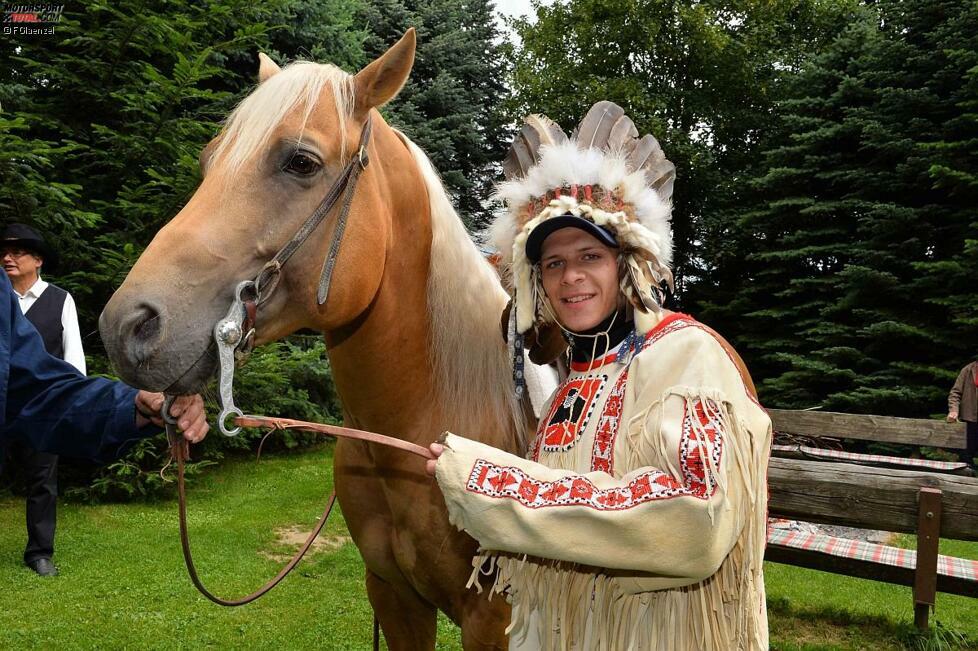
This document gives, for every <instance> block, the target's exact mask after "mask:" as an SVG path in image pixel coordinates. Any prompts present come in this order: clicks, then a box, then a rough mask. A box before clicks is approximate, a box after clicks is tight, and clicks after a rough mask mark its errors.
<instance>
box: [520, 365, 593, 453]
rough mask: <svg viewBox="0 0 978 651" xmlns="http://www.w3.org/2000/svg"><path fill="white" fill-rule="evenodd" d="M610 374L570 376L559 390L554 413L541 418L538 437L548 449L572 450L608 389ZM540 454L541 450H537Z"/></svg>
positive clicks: (552, 409)
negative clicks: (603, 393)
mask: <svg viewBox="0 0 978 651" xmlns="http://www.w3.org/2000/svg"><path fill="white" fill-rule="evenodd" d="M607 380H608V376H607V375H584V376H581V377H572V378H568V379H567V380H566V381H565V382H564V383H563V384H562V385H561V386H560V388H559V389H558V390H557V395H556V396H554V400H553V402H552V403H551V405H550V413H548V414H547V417H546V418H545V419H543V420H542V421H540V427H539V431H538V432H537V440H538V442H542V443H540V445H541V446H542V448H543V450H545V451H547V452H563V451H566V450H569V449H571V448H572V447H574V445H575V444H576V443H577V441H578V440H579V439H580V438H581V435H582V434H583V433H584V430H585V429H587V424H588V421H589V420H590V419H591V414H592V413H593V412H594V407H595V405H596V404H597V402H598V398H599V397H600V396H601V392H602V391H603V390H604V385H605V383H606V382H607ZM535 454H539V450H535Z"/></svg>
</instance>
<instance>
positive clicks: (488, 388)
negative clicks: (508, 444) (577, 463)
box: [395, 129, 527, 452]
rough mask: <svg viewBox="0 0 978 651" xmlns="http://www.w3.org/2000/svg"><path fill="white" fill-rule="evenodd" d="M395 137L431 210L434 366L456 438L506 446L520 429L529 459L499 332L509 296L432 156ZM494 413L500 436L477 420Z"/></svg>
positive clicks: (519, 436)
mask: <svg viewBox="0 0 978 651" xmlns="http://www.w3.org/2000/svg"><path fill="white" fill-rule="evenodd" d="M395 132H396V133H397V134H398V136H400V137H401V139H402V140H403V141H404V143H405V144H406V145H407V147H408V149H409V150H410V151H411V154H412V156H414V160H415V161H416V162H417V164H418V169H419V170H420V172H421V176H422V177H423V179H424V183H425V187H426V188H427V190H428V197H429V201H430V204H431V266H430V271H429V275H428V315H429V318H430V322H431V326H432V337H431V339H432V361H433V366H434V371H435V379H436V381H437V382H438V384H439V385H440V386H439V389H440V394H441V396H440V397H441V400H443V401H444V403H443V404H446V405H451V410H452V411H453V412H454V413H453V416H452V421H453V422H452V424H451V427H452V428H455V429H453V430H452V431H453V432H455V433H458V434H462V435H463V436H469V437H472V438H476V439H479V440H482V441H484V442H486V443H490V444H493V443H495V444H496V445H499V446H504V445H505V444H504V443H503V442H502V439H503V437H504V436H505V435H506V434H509V433H511V432H512V431H513V429H514V428H515V431H516V441H515V442H516V444H517V445H518V446H519V447H520V448H521V449H520V451H521V452H522V449H523V448H525V446H526V443H527V442H526V441H525V440H524V439H525V435H526V432H525V431H524V429H525V428H524V425H523V416H522V412H521V410H520V406H519V403H518V402H517V401H516V398H515V394H514V391H513V371H512V366H511V365H510V361H509V359H508V356H507V353H506V344H505V342H504V341H503V338H502V333H501V331H500V326H499V320H500V317H501V316H502V311H503V308H504V307H505V306H506V302H507V301H508V300H509V296H508V295H507V294H506V292H505V290H503V287H502V284H501V283H500V281H499V276H498V275H497V273H496V271H495V270H494V269H493V268H492V266H491V265H490V264H489V262H488V261H487V260H486V259H485V257H484V256H483V255H482V253H481V252H480V251H479V249H478V247H477V246H476V245H475V242H473V241H472V238H470V237H469V234H468V232H467V231H466V230H465V227H464V226H463V224H462V220H461V219H459V217H458V214H457V213H456V212H455V208H454V207H453V206H452V202H451V200H450V199H449V197H448V193H447V192H446V191H445V188H444V186H443V185H442V182H441V179H439V178H438V173H437V172H436V171H435V168H434V166H433V165H432V164H431V161H430V160H429V159H428V157H427V155H425V153H424V152H423V151H422V150H421V148H419V147H418V146H417V145H415V144H414V143H413V142H411V141H410V140H409V139H408V138H407V137H406V136H405V135H404V134H402V133H401V132H399V131H397V130H396V129H395ZM487 410H488V412H489V414H490V415H491V416H492V421H491V422H494V423H496V424H497V427H500V428H502V429H501V430H500V431H498V432H487V431H480V429H478V428H480V427H481V428H485V427H486V425H487V422H486V421H485V420H484V419H479V418H478V416H479V415H480V414H485V413H486V411H487ZM494 434H495V437H497V438H496V439H495V441H493V435H494Z"/></svg>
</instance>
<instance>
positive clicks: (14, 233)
mask: <svg viewBox="0 0 978 651" xmlns="http://www.w3.org/2000/svg"><path fill="white" fill-rule="evenodd" d="M0 246H19V247H21V248H23V249H26V250H28V251H32V252H34V253H37V254H38V255H39V256H40V257H42V258H44V267H45V270H46V271H50V270H51V269H53V268H54V267H56V266H58V254H57V253H55V252H54V249H52V248H51V247H50V246H48V243H47V242H45V241H44V238H43V237H41V234H40V233H38V232H37V231H36V230H34V229H33V228H31V227H30V226H28V225H26V224H7V227H6V228H4V229H3V233H0Z"/></svg>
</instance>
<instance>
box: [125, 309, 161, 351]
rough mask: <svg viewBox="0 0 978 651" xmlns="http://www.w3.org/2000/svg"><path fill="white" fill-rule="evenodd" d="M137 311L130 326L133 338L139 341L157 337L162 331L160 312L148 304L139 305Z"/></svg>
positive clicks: (148, 340)
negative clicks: (131, 326)
mask: <svg viewBox="0 0 978 651" xmlns="http://www.w3.org/2000/svg"><path fill="white" fill-rule="evenodd" d="M137 312H138V316H137V317H136V319H135V320H134V323H133V328H132V336H133V338H135V339H136V340H137V341H141V342H150V341H152V340H154V339H158V338H159V336H160V332H161V331H162V327H161V323H162V319H161V318H160V313H159V312H157V311H156V310H155V309H154V308H152V307H150V306H149V305H142V306H140V307H139V309H138V310H137Z"/></svg>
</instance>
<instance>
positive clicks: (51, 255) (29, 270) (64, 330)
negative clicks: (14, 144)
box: [0, 224, 85, 576]
mask: <svg viewBox="0 0 978 651" xmlns="http://www.w3.org/2000/svg"><path fill="white" fill-rule="evenodd" d="M0 254H2V260H3V269H4V271H5V272H7V277H8V278H9V279H10V283H11V285H13V288H14V291H15V292H16V294H17V298H18V299H19V302H20V309H21V310H22V311H23V313H24V315H25V316H26V317H27V320H28V321H30V322H31V323H32V324H33V325H34V327H35V328H37V331H38V333H40V335H41V339H42V341H43V342H44V348H45V350H47V352H48V353H49V354H51V355H53V356H54V357H58V358H60V359H63V360H65V361H66V362H68V363H69V364H71V365H72V366H74V367H75V368H76V369H78V371H79V372H80V373H81V374H82V375H85V353H84V351H83V350H82V342H81V332H80V330H79V327H78V312H77V310H76V309H75V302H74V300H73V299H72V298H71V294H69V293H68V292H66V291H65V290H63V289H62V288H60V287H58V286H57V285H52V284H51V283H48V282H45V281H44V280H42V279H41V268H42V267H44V269H45V270H46V271H50V270H51V269H52V268H53V267H54V266H56V265H57V255H56V253H55V252H54V250H52V249H51V247H50V246H48V244H47V242H45V240H44V238H43V237H41V235H40V234H39V233H38V232H37V231H35V230H34V229H33V228H31V227H30V226H26V225H24V224H10V225H8V226H7V227H6V228H5V229H4V230H3V233H2V235H0ZM8 457H9V459H10V460H11V461H14V462H17V463H19V465H21V467H22V468H23V472H24V473H25V475H26V478H27V547H26V549H25V550H24V563H25V564H26V565H27V566H28V567H29V568H31V569H32V570H34V571H35V572H37V573H38V574H40V575H41V576H56V575H57V574H58V569H57V567H56V566H55V565H54V563H53V562H52V560H51V557H52V556H53V554H54V533H55V527H56V524H57V500H58V456H57V455H56V454H51V453H48V452H40V451H38V450H35V449H34V448H31V447H29V446H28V445H26V444H23V443H15V444H11V445H10V446H9V447H8Z"/></svg>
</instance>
